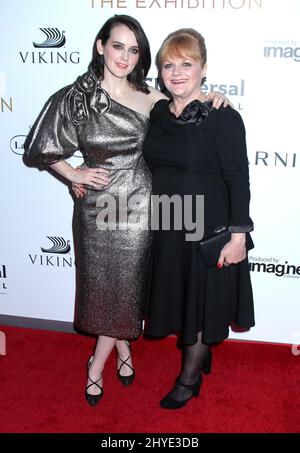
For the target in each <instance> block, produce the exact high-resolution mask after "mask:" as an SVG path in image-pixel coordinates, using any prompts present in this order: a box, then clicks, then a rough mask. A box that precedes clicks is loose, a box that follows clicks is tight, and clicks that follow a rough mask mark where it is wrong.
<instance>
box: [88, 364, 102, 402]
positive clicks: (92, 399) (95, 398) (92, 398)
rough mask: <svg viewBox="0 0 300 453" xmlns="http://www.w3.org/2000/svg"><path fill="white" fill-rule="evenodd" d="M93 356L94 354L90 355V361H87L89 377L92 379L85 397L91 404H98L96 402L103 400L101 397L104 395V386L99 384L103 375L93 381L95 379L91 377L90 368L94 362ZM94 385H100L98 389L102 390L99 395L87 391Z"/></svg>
mask: <svg viewBox="0 0 300 453" xmlns="http://www.w3.org/2000/svg"><path fill="white" fill-rule="evenodd" d="M93 358H94V356H92V357H90V359H89V361H88V363H87V370H88V379H89V380H90V381H91V384H89V385H87V386H86V389H85V398H86V400H87V402H88V403H89V405H90V406H96V404H98V403H99V401H100V400H101V398H102V396H103V388H102V387H101V386H100V385H99V384H98V382H99V381H100V379H101V378H102V375H101V376H100V377H99V379H97V380H96V381H93V379H91V377H90V375H89V369H90V366H91V364H92V362H93ZM92 385H96V386H97V387H98V389H99V390H100V393H99V394H98V395H91V394H90V393H88V392H87V391H88V389H89V388H90V387H91V386H92Z"/></svg>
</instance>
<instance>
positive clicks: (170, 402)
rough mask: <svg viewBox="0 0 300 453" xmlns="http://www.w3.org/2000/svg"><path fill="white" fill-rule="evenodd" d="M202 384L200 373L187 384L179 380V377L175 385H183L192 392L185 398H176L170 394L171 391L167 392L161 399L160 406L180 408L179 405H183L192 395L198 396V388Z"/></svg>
mask: <svg viewBox="0 0 300 453" xmlns="http://www.w3.org/2000/svg"><path fill="white" fill-rule="evenodd" d="M201 384H202V374H200V376H199V378H198V379H197V381H196V382H195V384H193V385H188V384H184V383H183V382H181V381H180V379H179V378H177V379H176V385H180V386H181V387H184V388H186V389H188V390H191V391H192V393H191V395H190V396H189V397H188V398H186V399H185V400H176V399H175V398H173V396H171V392H169V393H168V394H167V395H166V396H165V397H164V398H163V399H162V400H161V401H160V403H159V404H160V407H163V408H164V409H180V408H181V407H183V406H185V405H186V403H187V402H188V401H189V400H190V399H191V398H193V396H199V393H200V388H201Z"/></svg>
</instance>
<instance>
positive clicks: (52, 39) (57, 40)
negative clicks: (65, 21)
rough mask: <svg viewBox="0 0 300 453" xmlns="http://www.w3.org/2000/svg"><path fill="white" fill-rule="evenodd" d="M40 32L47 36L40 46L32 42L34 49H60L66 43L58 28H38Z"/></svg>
mask: <svg viewBox="0 0 300 453" xmlns="http://www.w3.org/2000/svg"><path fill="white" fill-rule="evenodd" d="M40 30H41V31H42V32H43V33H44V34H45V35H46V36H47V39H46V40H45V41H43V42H42V43H41V44H37V43H36V42H33V45H34V47H38V48H40V49H47V48H49V47H62V46H63V45H64V44H65V43H66V37H65V32H64V31H62V32H60V31H59V30H58V28H40Z"/></svg>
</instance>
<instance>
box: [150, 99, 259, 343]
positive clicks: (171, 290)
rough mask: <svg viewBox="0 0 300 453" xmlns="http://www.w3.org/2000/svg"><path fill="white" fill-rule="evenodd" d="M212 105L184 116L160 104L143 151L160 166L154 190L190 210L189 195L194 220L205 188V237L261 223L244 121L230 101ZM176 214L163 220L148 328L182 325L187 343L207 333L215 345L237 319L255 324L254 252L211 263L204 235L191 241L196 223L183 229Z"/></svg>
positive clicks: (155, 332)
mask: <svg viewBox="0 0 300 453" xmlns="http://www.w3.org/2000/svg"><path fill="white" fill-rule="evenodd" d="M209 107H211V106H208V105H207V104H204V103H201V102H200V101H197V100H195V101H192V102H191V103H190V104H188V105H187V106H186V107H185V109H184V110H183V112H182V114H181V115H180V117H179V118H177V117H176V116H175V115H174V114H172V113H171V112H170V109H169V101H167V100H161V101H159V102H158V103H157V104H156V105H155V107H154V109H153V111H152V113H151V118H150V128H149V130H148V133H147V135H146V138H145V142H144V150H143V152H144V157H145V160H146V162H147V164H148V166H149V168H150V171H151V173H152V194H153V195H154V196H157V197H160V196H162V195H167V196H168V197H173V196H174V195H179V196H180V198H181V200H182V212H183V211H184V207H185V204H186V203H187V200H188V199H189V201H188V202H189V204H190V205H191V206H192V218H193V219H194V220H195V219H196V216H199V215H200V214H201V213H200V214H199V212H200V211H198V210H197V204H196V202H195V200H196V196H197V195H203V196H204V212H202V214H201V215H202V216H203V219H202V220H203V225H204V238H205V237H209V236H211V235H212V234H214V232H217V231H219V230H220V228H223V227H227V228H229V230H230V231H231V232H249V231H252V230H253V222H252V220H251V218H250V217H249V201H250V190H249V171H248V160H247V151H246V141H245V129H244V124H243V121H242V119H241V116H240V115H239V113H238V112H236V111H235V110H234V109H232V108H230V107H228V108H221V109H220V110H216V109H210V108H209ZM187 212H188V211H187ZM170 213H171V216H170V217H171V221H170V227H169V228H167V229H165V227H163V226H162V218H163V216H162V215H161V217H160V220H159V221H158V228H157V230H156V231H154V242H153V246H152V252H151V260H150V268H149V272H148V284H147V286H148V289H147V297H146V302H145V307H144V313H145V317H146V327H145V332H146V334H148V335H151V336H154V337H161V336H166V335H169V334H172V333H177V332H181V334H182V342H183V343H184V344H193V343H195V342H196V341H197V334H198V332H202V341H203V342H204V343H206V344H212V343H216V342H219V341H222V340H223V339H225V338H226V337H227V336H228V334H229V326H230V324H231V323H235V325H236V326H238V327H241V328H245V329H248V328H250V327H252V326H254V308H253V295H252V287H251V281H250V273H249V265H248V259H247V258H246V259H245V260H243V261H242V262H240V263H238V264H234V265H230V266H229V267H225V266H223V267H222V269H218V267H217V266H216V267H215V268H211V269H207V268H206V267H205V264H204V262H203V260H202V257H201V252H200V248H199V244H198V242H199V240H187V238H186V233H187V232H188V231H189V232H190V227H189V228H188V229H187V227H186V228H185V225H186V224H185V221H184V218H183V217H182V225H183V228H182V229H178V225H177V226H176V225H175V222H174V220H172V218H173V217H172V215H173V214H174V210H173V211H172V209H170ZM161 214H162V213H161ZM165 215H166V214H165ZM164 220H165V219H164ZM177 220H178V218H177ZM198 220H199V219H198ZM177 224H178V222H177Z"/></svg>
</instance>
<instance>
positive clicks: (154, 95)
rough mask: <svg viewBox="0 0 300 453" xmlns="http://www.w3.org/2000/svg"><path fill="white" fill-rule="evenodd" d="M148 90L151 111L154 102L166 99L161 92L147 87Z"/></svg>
mask: <svg viewBox="0 0 300 453" xmlns="http://www.w3.org/2000/svg"><path fill="white" fill-rule="evenodd" d="M148 88H149V90H150V94H149V96H150V99H151V109H152V108H153V107H154V104H156V102H158V101H160V100H161V99H168V98H167V96H165V95H164V94H163V93H162V92H161V91H158V90H156V89H155V88H152V87H148Z"/></svg>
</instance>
